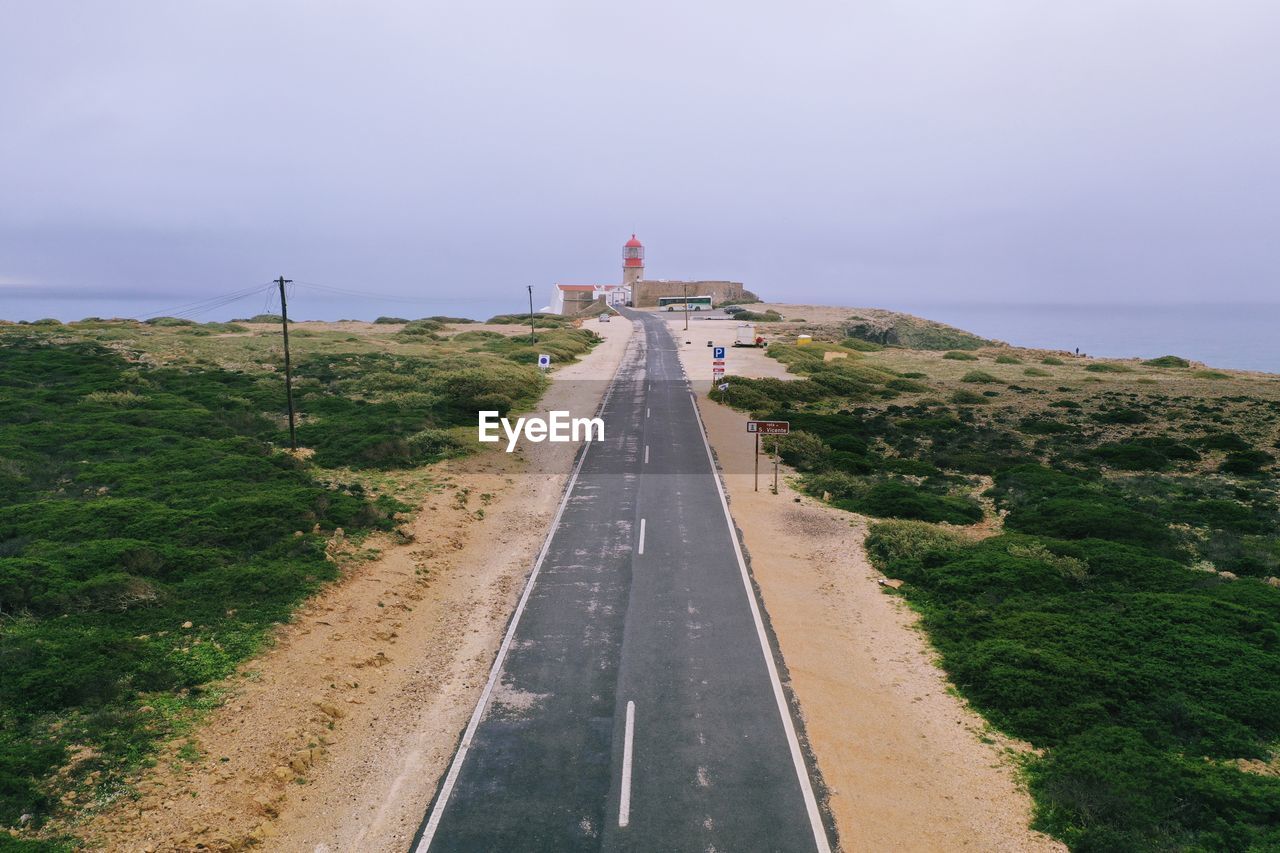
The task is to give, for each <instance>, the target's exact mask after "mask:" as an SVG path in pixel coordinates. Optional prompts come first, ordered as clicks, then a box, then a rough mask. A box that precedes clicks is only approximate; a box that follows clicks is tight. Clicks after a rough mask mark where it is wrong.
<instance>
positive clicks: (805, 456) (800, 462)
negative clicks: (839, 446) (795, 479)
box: [777, 430, 831, 471]
mask: <svg viewBox="0 0 1280 853" xmlns="http://www.w3.org/2000/svg"><path fill="white" fill-rule="evenodd" d="M777 448H778V456H779V457H780V458H781V459H782V461H783V462H785V463H787V464H788V465H790V466H791V467H793V468H795V469H796V470H798V471H812V470H814V469H815V468H818V467H820V466H821V464H822V462H823V460H824V457H825V456H827V455H828V454H829V453H830V452H831V448H830V447H828V446H827V445H826V444H824V443H823V441H822V439H821V438H819V437H818V436H816V435H814V434H813V433H810V432H805V431H804V430H794V431H792V432H791V433H790V434H788V435H785V436H782V437H780V438H779V439H778V442H777Z"/></svg>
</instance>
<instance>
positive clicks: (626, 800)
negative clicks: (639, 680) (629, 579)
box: [618, 521, 644, 827]
mask: <svg viewBox="0 0 1280 853" xmlns="http://www.w3.org/2000/svg"><path fill="white" fill-rule="evenodd" d="M640 523H641V524H643V523H644V522H643V521H642V522H640ZM635 731H636V703H635V702H631V701H628V702H627V729H626V734H625V735H623V739H622V794H621V796H619V798H618V826H623V827H624V826H626V825H627V824H628V823H630V822H631V742H632V740H633V739H634V738H635Z"/></svg>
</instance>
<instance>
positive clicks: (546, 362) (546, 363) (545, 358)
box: [538, 352, 551, 370]
mask: <svg viewBox="0 0 1280 853" xmlns="http://www.w3.org/2000/svg"><path fill="white" fill-rule="evenodd" d="M550 366H551V356H549V355H547V354H546V353H545V352H544V353H543V354H542V355H540V356H538V367H541V368H542V369H543V370H546V369H547V368H548V367H550Z"/></svg>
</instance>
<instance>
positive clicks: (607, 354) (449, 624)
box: [78, 320, 632, 853]
mask: <svg viewBox="0 0 1280 853" xmlns="http://www.w3.org/2000/svg"><path fill="white" fill-rule="evenodd" d="M586 326H587V327H588V328H592V329H595V330H596V331H598V332H599V333H600V334H601V335H602V336H603V337H604V338H605V342H604V343H603V344H601V345H600V346H598V347H597V348H596V349H595V350H594V351H593V352H592V353H591V354H590V355H588V356H587V357H586V358H585V359H583V360H582V361H580V362H578V363H577V364H573V365H567V366H566V367H564V368H561V369H559V370H558V371H556V373H555V374H554V377H555V380H556V381H555V382H554V383H553V384H552V387H551V389H550V390H549V391H548V392H547V394H546V396H545V397H544V398H543V401H542V406H541V408H542V409H543V411H546V410H548V409H552V408H555V409H568V410H570V411H572V412H574V413H575V414H576V413H579V412H591V411H594V410H595V408H596V406H597V405H598V403H599V397H600V395H601V394H602V392H603V390H604V388H605V385H606V383H605V382H603V381H577V380H597V379H601V380H602V379H608V378H610V377H612V375H613V373H614V370H615V369H616V367H617V365H618V363H619V362H620V360H621V358H622V356H623V353H624V350H625V349H626V345H627V341H628V340H629V339H630V336H631V332H632V326H631V324H630V323H626V322H619V321H617V320H615V321H613V322H611V323H608V324H603V325H601V324H599V323H597V322H594V321H590V322H588V323H587V324H586ZM575 451H576V446H574V445H568V444H547V443H543V444H537V445H529V446H528V449H527V450H521V451H519V452H517V453H514V454H510V455H508V454H506V453H503V452H501V451H497V450H495V451H493V452H487V453H482V454H479V455H476V456H472V457H468V458H466V459H461V460H453V461H450V462H447V463H443V464H441V465H437V466H432V467H431V468H429V469H426V470H424V471H422V472H421V473H420V476H422V477H424V478H427V479H429V480H430V481H431V482H432V484H433V486H434V487H433V488H432V489H431V490H430V492H429V495H428V497H427V498H426V499H425V501H424V503H423V506H422V508H421V511H420V512H419V514H418V515H417V517H416V518H415V519H414V520H413V521H412V522H411V523H409V524H407V525H406V528H407V532H408V533H410V535H411V536H412V538H413V541H411V542H409V543H407V544H395V543H393V542H392V541H391V539H390V537H384V538H382V539H380V540H379V541H369V542H366V543H364V548H365V549H368V548H369V547H371V546H373V547H377V548H379V549H380V553H379V554H377V556H376V557H375V558H374V559H371V560H368V561H366V562H362V563H355V564H353V565H352V566H351V567H350V568H349V569H347V570H346V571H345V573H344V574H345V576H344V579H343V580H341V581H339V582H338V583H335V584H333V585H331V586H330V587H328V588H327V589H326V590H325V591H324V592H322V593H321V594H319V595H317V596H316V597H315V598H314V599H313V600H312V601H310V602H309V603H308V604H307V605H306V606H305V607H304V608H302V609H301V610H300V611H299V612H298V613H297V615H296V618H295V619H294V621H293V622H292V623H290V624H289V625H286V626H283V627H282V628H280V629H279V631H278V634H277V637H276V639H275V642H274V644H273V646H272V648H271V649H270V651H268V652H266V653H265V654H263V655H262V656H260V657H259V658H257V659H255V660H253V661H250V662H249V663H247V664H246V665H245V666H244V667H242V669H241V672H240V674H239V675H238V676H237V677H235V678H233V679H231V680H230V681H229V682H228V683H227V684H226V685H225V687H226V691H227V692H226V699H225V702H224V703H223V704H222V705H221V707H219V708H218V709H217V710H215V711H214V712H213V713H212V714H211V715H210V717H209V718H208V719H207V720H206V721H205V723H204V725H202V726H201V728H200V729H199V730H198V731H197V732H196V733H195V735H194V737H193V738H192V740H193V742H194V743H195V745H196V746H197V748H198V749H199V751H200V754H201V758H200V760H199V761H196V762H194V763H188V762H183V761H178V760H176V757H175V756H176V748H177V746H178V745H177V744H175V745H174V750H173V751H171V754H170V755H169V756H166V760H163V761H161V762H160V764H159V765H158V766H157V768H156V769H155V770H153V771H151V772H150V773H148V774H147V776H146V778H144V779H143V780H142V782H141V784H140V785H139V789H140V790H141V792H142V797H141V799H140V800H137V801H133V800H130V801H121V802H118V803H117V804H116V805H115V807H113V808H111V809H110V810H108V811H107V812H105V813H103V814H101V815H99V816H97V817H95V818H93V819H92V820H91V821H90V822H88V823H87V824H86V825H84V826H81V827H79V828H78V830H79V831H80V832H81V833H82V834H83V835H84V836H85V837H87V838H89V839H90V841H91V843H92V844H94V845H95V847H96V848H97V849H106V850H129V851H143V850H145V851H177V850H182V851H187V850H238V849H242V848H244V847H246V846H248V845H250V844H255V843H257V844H261V847H262V848H263V849H269V850H272V851H314V853H319V851H332V853H339V852H340V851H341V853H346V851H397V853H398V852H399V851H403V850H405V849H407V848H408V845H409V842H410V840H411V838H412V836H413V834H414V833H415V832H416V831H417V828H418V823H419V821H421V819H422V816H423V814H424V812H425V810H426V807H427V805H428V803H429V802H430V799H431V797H432V795H433V794H434V792H435V787H436V782H437V780H438V779H439V777H440V776H441V775H443V773H444V771H445V769H446V768H447V765H448V762H449V760H450V758H451V757H452V754H453V751H454V748H455V746H456V742H457V738H458V736H459V734H460V733H461V731H462V729H463V728H464V727H465V725H466V721H467V718H468V717H469V716H470V714H471V710H472V708H473V707H474V705H475V702H476V699H477V698H478V696H479V693H480V690H481V689H482V687H483V685H484V681H485V678H486V676H487V674H488V669H489V666H490V665H491V663H492V661H493V656H494V654H495V652H496V650H497V647H498V645H499V643H500V641H501V634H502V632H503V630H504V629H505V627H506V624H507V621H508V619H509V617H510V614H511V612H512V610H513V609H514V606H515V602H516V600H517V598H518V596H519V592H520V589H521V587H522V586H523V584H524V581H525V579H526V577H527V575H528V572H529V569H530V567H531V565H532V562H533V559H534V556H535V555H536V552H537V550H538V548H539V547H540V546H541V544H542V540H543V538H544V537H545V536H546V532H547V527H548V525H549V524H550V521H551V518H552V516H553V515H554V511H555V507H556V505H557V503H558V501H559V499H560V496H561V493H562V491H563V488H564V482H565V479H566V477H567V476H568V473H569V470H570V466H571V463H572V460H573V454H574V452H575ZM552 471H554V472H560V473H558V474H549V473H547V472H552ZM334 548H335V549H337V550H338V551H340V552H341V553H343V554H344V556H343V557H340V562H344V563H345V562H347V561H352V562H353V563H354V562H355V561H354V559H353V557H354V555H353V553H352V552H353V551H354V550H355V549H353V548H352V547H351V546H350V545H349V544H347V545H343V544H342V543H340V542H337V541H335V543H334Z"/></svg>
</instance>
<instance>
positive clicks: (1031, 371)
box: [1022, 367, 1053, 376]
mask: <svg viewBox="0 0 1280 853" xmlns="http://www.w3.org/2000/svg"><path fill="white" fill-rule="evenodd" d="M1022 375H1023V376H1052V375H1053V374H1052V373H1050V372H1049V371H1047V370H1041V369H1040V368H1038V367H1028V368H1027V369H1026V370H1024V371H1022Z"/></svg>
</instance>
